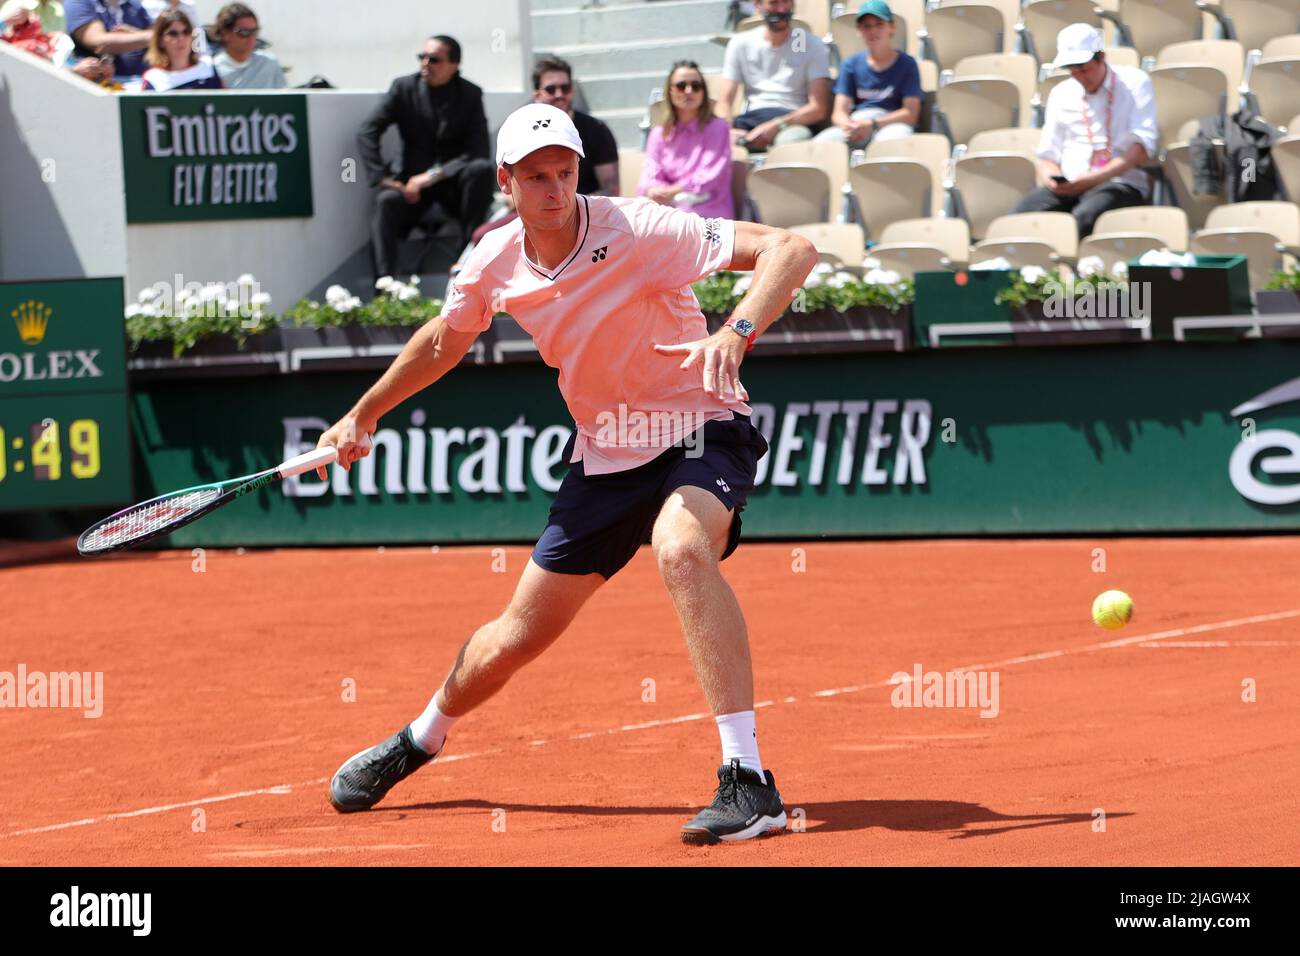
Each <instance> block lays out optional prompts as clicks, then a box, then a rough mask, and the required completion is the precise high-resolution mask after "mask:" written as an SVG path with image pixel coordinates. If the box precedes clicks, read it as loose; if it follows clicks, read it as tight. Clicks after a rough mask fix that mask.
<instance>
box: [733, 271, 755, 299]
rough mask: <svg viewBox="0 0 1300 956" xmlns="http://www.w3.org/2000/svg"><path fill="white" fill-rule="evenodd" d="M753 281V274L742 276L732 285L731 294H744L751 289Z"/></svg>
mask: <svg viewBox="0 0 1300 956" xmlns="http://www.w3.org/2000/svg"><path fill="white" fill-rule="evenodd" d="M753 282H754V277H753V276H752V275H744V276H741V277H740V278H739V279H737V280H736V281H735V284H734V285H732V287H731V294H732V295H733V296H735V295H744V294H745V293H746V292H748V291H749V287H750V286H751V285H752V284H753Z"/></svg>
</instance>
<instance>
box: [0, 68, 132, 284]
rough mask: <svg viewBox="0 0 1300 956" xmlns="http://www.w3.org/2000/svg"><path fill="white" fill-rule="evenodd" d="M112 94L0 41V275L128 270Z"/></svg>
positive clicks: (112, 273) (117, 126)
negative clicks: (0, 180)
mask: <svg viewBox="0 0 1300 956" xmlns="http://www.w3.org/2000/svg"><path fill="white" fill-rule="evenodd" d="M121 144H122V135H121V126H120V120H119V113H118V106H117V98H116V96H115V95H114V94H112V93H108V92H106V91H104V90H101V89H99V88H98V87H96V86H93V85H92V84H90V83H87V82H86V81H85V80H82V79H80V78H79V77H76V76H73V75H71V74H69V73H67V72H66V71H64V70H59V69H56V68H55V67H54V66H52V65H50V64H49V63H47V62H45V61H44V60H42V59H40V58H39V57H35V56H30V55H29V54H27V53H23V52H21V51H19V50H15V49H14V48H13V47H11V46H10V45H9V44H7V43H0V172H2V173H3V177H4V193H3V196H2V197H0V279H4V280H18V279H65V278H80V277H83V276H118V275H123V274H124V273H125V271H126V208H125V205H124V203H123V201H122V145H121Z"/></svg>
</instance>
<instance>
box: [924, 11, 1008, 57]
mask: <svg viewBox="0 0 1300 956" xmlns="http://www.w3.org/2000/svg"><path fill="white" fill-rule="evenodd" d="M939 6H941V7H962V6H967V7H969V6H981V7H993V8H994V9H995V10H997V11H998V12H999V13H1000V14H1002V49H1001V51H1000V52H1002V53H1015V52H1016V51H1017V50H1018V49H1019V44H1020V40H1019V31H1018V29H1017V27H1018V25H1019V23H1020V7H1021V0H939ZM995 52H999V51H995Z"/></svg>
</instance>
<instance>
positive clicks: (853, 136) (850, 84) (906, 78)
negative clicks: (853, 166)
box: [817, 0, 924, 149]
mask: <svg viewBox="0 0 1300 956" xmlns="http://www.w3.org/2000/svg"><path fill="white" fill-rule="evenodd" d="M896 29H897V27H896V26H895V24H894V14H893V11H891V10H890V9H889V4H887V3H885V0H867V2H866V3H864V4H862V6H860V7H858V34H859V35H860V36H861V37H862V42H863V43H865V44H866V46H867V48H866V49H865V50H863V51H861V52H859V53H855V54H853V55H852V56H850V57H849V58H848V59H847V60H845V61H844V62H843V64H841V65H840V75H839V77H837V78H836V80H835V106H834V108H833V110H832V111H831V127H830V129H826V130H823V131H822V132H820V133H818V134H817V139H819V140H829V141H831V142H836V143H844V142H847V143H848V144H849V145H850V146H851V147H853V148H854V149H861V148H864V147H865V146H866V145H867V143H868V142H869V141H871V140H873V139H880V140H886V139H901V138H903V137H905V136H911V135H912V132H913V131H914V130H915V129H916V124H917V121H918V120H919V119H920V117H921V99H922V97H923V95H924V94H923V93H922V92H921V71H920V68H919V67H918V66H917V65H916V60H914V59H913V58H912V57H911V56H909V55H908V54H906V53H903V52H901V51H899V50H895V49H894V47H893V43H892V41H893V38H894V31H895V30H896Z"/></svg>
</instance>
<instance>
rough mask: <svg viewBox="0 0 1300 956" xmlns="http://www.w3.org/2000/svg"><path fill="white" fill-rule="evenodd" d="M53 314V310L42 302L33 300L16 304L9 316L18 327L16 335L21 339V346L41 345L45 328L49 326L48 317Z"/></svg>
mask: <svg viewBox="0 0 1300 956" xmlns="http://www.w3.org/2000/svg"><path fill="white" fill-rule="evenodd" d="M53 313H54V310H53V309H51V308H50V307H49V306H48V305H46V304H45V303H44V302H37V301H35V300H34V299H28V300H27V301H26V302H20V303H18V308H16V309H14V310H13V312H12V313H10V314H11V315H13V317H14V322H15V323H16V324H17V325H18V335H19V337H21V338H22V340H23V345H40V344H41V340H42V339H44V338H45V328H46V326H48V325H49V324H50V316H51V315H52V314H53Z"/></svg>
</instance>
